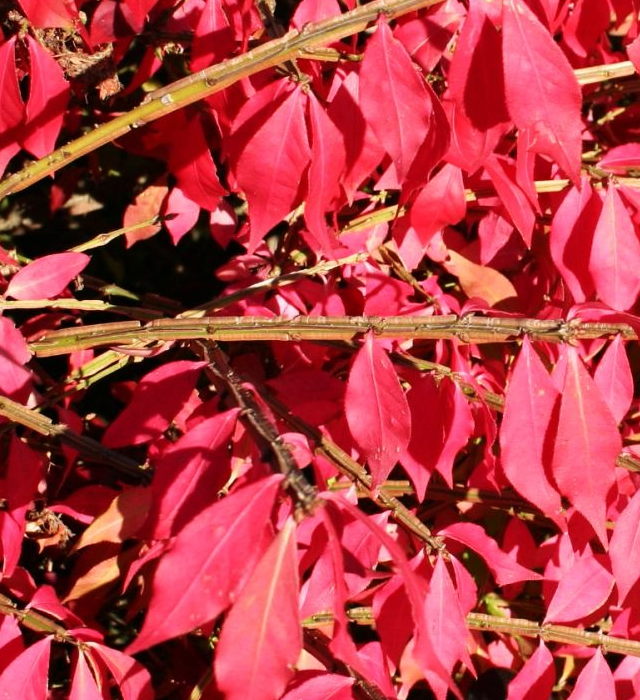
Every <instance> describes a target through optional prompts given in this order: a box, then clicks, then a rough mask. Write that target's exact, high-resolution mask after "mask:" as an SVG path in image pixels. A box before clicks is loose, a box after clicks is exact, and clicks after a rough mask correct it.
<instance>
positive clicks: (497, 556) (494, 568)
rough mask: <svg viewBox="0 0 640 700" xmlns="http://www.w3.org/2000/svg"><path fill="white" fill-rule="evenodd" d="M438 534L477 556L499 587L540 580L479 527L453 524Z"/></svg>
mask: <svg viewBox="0 0 640 700" xmlns="http://www.w3.org/2000/svg"><path fill="white" fill-rule="evenodd" d="M438 534H439V535H441V536H442V537H448V538H450V539H452V540H455V541H456V542H460V543H461V544H464V545H465V546H467V547H469V549H472V550H473V551H474V552H476V553H477V554H479V555H480V556H481V557H482V558H483V559H484V560H485V562H486V563H487V566H488V567H489V569H490V570H491V572H492V573H493V576H494V578H495V580H496V583H497V584H498V585H499V586H504V585H505V584H506V583H516V582H518V581H537V580H539V579H540V578H542V577H541V576H540V574H537V573H535V571H530V570H529V569H525V568H524V567H523V566H520V564H518V562H516V561H515V560H514V559H512V558H511V557H510V556H509V555H508V554H505V552H503V551H502V550H501V549H500V547H498V545H497V544H496V541H495V540H494V539H492V538H491V537H489V535H487V533H486V532H485V531H484V530H483V529H482V528H481V527H480V525H476V524H475V523H453V524H452V525H449V526H448V527H445V528H444V529H443V530H440V531H439V532H438Z"/></svg>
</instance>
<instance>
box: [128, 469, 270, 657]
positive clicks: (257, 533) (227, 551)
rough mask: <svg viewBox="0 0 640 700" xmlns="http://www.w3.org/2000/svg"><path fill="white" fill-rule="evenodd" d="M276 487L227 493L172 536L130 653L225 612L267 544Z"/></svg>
mask: <svg viewBox="0 0 640 700" xmlns="http://www.w3.org/2000/svg"><path fill="white" fill-rule="evenodd" d="M281 481H282V477H280V476H272V477H269V478H267V479H262V480H261V481H258V482H256V483H254V484H251V485H250V486H247V487H245V488H244V489H240V490H239V491H236V492H234V493H232V494H231V495H230V496H227V497H226V498H224V499H222V500H221V501H217V502H216V503H214V504H213V505H211V506H209V507H208V508H206V509H205V510H203V511H201V512H200V513H198V516H197V517H196V518H194V519H192V520H190V521H189V522H188V523H187V524H186V525H185V526H184V528H183V529H182V530H181V531H180V532H179V533H178V534H177V535H176V537H175V539H174V540H173V542H172V545H171V547H170V549H169V551H168V552H167V553H166V554H164V555H163V557H162V559H161V560H160V564H159V565H158V568H157V570H156V573H155V576H154V580H153V585H152V592H151V600H150V602H149V610H148V612H147V617H146V619H145V622H144V625H143V627H142V630H141V631H140V634H139V635H138V637H137V639H136V640H135V641H134V642H133V643H132V644H131V646H130V647H129V648H128V651H129V653H135V652H136V651H141V650H142V649H147V648H148V647H150V646H153V645H154V644H159V643H160V642H163V641H165V640H166V639H170V638H171V637H177V636H179V635H181V634H185V633H186V632H189V631H190V630H192V629H193V628H194V627H197V626H198V625H201V624H204V623H205V622H209V621H210V620H212V619H214V618H215V617H217V616H218V615H219V614H220V613H221V612H222V611H223V610H224V609H225V608H226V607H228V606H229V604H230V603H231V602H232V600H233V598H234V596H235V595H236V594H237V592H238V591H239V589H240V588H241V587H242V586H243V584H244V583H245V582H246V581H247V579H248V578H249V576H250V575H251V573H252V571H253V568H254V566H255V564H256V562H257V561H258V560H259V559H260V557H261V556H262V554H263V552H264V551H265V549H266V548H267V546H268V544H269V542H270V540H271V538H272V534H271V525H270V523H269V516H270V514H271V510H272V508H273V502H274V500H275V497H276V493H277V491H278V489H279V488H280V482H281ZM176 591H179V592H180V594H179V596H176Z"/></svg>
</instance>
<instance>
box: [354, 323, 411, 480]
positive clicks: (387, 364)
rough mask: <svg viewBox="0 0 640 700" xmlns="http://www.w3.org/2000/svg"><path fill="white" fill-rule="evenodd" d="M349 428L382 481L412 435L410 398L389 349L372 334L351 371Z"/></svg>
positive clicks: (377, 477) (358, 353)
mask: <svg viewBox="0 0 640 700" xmlns="http://www.w3.org/2000/svg"><path fill="white" fill-rule="evenodd" d="M345 414H346V417H347V423H348V424H349V430H350V432H351V434H352V435H353V437H354V439H355V441H356V443H357V444H358V447H359V448H360V449H361V450H362V453H363V455H364V457H365V459H366V460H367V462H368V464H369V468H370V469H371V474H372V476H373V482H374V485H375V484H380V483H382V482H383V481H384V480H385V479H386V478H387V475H388V474H389V472H390V471H391V469H392V468H393V465H394V464H395V463H396V462H397V461H398V458H399V455H400V452H401V451H402V450H404V449H405V448H406V447H407V445H408V444H409V438H410V437H411V424H410V412H409V405H408V403H407V398H406V396H405V393H404V391H403V390H402V387H401V386H400V383H399V381H398V376H397V374H396V371H395V369H394V367H393V364H392V363H391V360H389V358H388V356H387V354H386V352H385V351H384V350H383V349H382V347H380V345H379V344H377V343H376V341H375V339H374V336H373V334H372V333H368V334H367V336H366V338H365V341H364V344H363V346H362V347H361V348H360V350H358V352H357V353H356V356H355V358H354V360H353V364H352V366H351V371H350V372H349V381H348V382H347V390H346V393H345Z"/></svg>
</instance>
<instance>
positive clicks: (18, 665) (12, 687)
mask: <svg viewBox="0 0 640 700" xmlns="http://www.w3.org/2000/svg"><path fill="white" fill-rule="evenodd" d="M52 639H53V637H52V636H47V637H45V638H44V639H41V640H39V641H37V642H36V643H35V644H32V645H31V646H30V647H27V649H26V650H25V651H23V652H22V654H20V656H18V657H16V658H15V659H14V660H13V661H12V662H11V663H10V664H9V665H8V666H7V667H6V668H5V669H4V671H3V672H2V674H0V698H2V700H25V699H26V698H29V700H46V699H47V698H48V697H49V690H48V688H47V683H48V679H49V656H50V654H51V641H52Z"/></svg>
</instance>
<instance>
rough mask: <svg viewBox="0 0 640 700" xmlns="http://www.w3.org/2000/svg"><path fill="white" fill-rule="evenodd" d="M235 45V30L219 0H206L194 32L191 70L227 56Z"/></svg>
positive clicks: (201, 67) (196, 69)
mask: <svg viewBox="0 0 640 700" xmlns="http://www.w3.org/2000/svg"><path fill="white" fill-rule="evenodd" d="M234 46H235V41H234V38H233V30H232V29H231V25H230V24H229V21H228V20H227V16H226V14H225V11H224V8H223V5H222V3H221V2H220V1H219V0H206V1H205V3H204V7H203V8H202V11H201V13H200V18H199V19H198V24H197V25H196V28H195V30H194V33H193V42H192V44H191V72H192V73H197V72H198V71H199V70H202V69H203V68H207V67H209V66H212V65H213V64H214V63H219V62H220V61H222V60H223V59H225V58H227V57H228V56H229V55H230V54H231V52H232V51H233V48H234Z"/></svg>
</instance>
